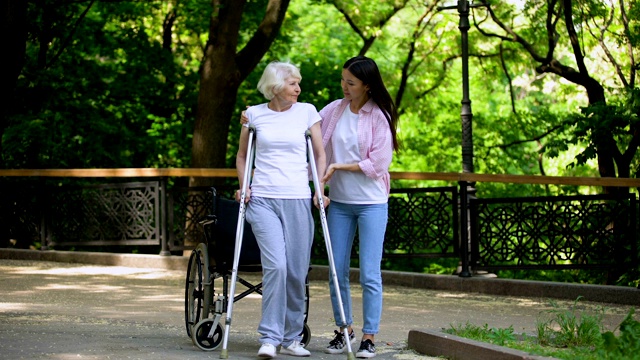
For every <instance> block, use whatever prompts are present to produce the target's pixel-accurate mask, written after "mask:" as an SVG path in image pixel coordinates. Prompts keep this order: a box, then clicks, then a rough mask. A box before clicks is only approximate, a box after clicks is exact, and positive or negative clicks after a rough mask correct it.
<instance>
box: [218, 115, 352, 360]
mask: <svg viewBox="0 0 640 360" xmlns="http://www.w3.org/2000/svg"><path fill="white" fill-rule="evenodd" d="M254 137H255V127H253V126H249V141H248V143H247V161H246V162H245V169H244V176H243V182H242V188H241V189H240V210H239V212H238V225H237V228H236V243H235V250H234V257H233V269H232V271H231V285H230V291H229V300H228V306H227V317H226V319H225V329H224V337H223V341H222V350H221V352H220V358H221V359H228V358H229V352H228V349H227V344H228V340H229V329H230V327H231V318H232V312H233V302H234V296H235V287H236V279H237V275H238V266H239V262H240V249H241V248H242V237H243V235H244V220H245V212H246V204H245V199H246V192H247V188H248V186H249V183H250V181H251V171H252V169H253V161H254V155H255V143H254ZM305 140H306V143H307V150H308V151H307V154H308V157H309V166H310V167H311V172H312V175H313V184H314V187H315V193H316V194H317V195H318V205H319V211H320V221H321V223H322V233H323V235H324V242H325V244H326V247H327V255H328V258H329V266H330V271H331V278H332V279H333V284H334V287H335V293H336V298H337V300H338V304H339V307H340V317H341V320H342V323H343V324H346V317H345V314H344V307H343V303H342V297H341V295H340V285H339V283H338V276H337V275H336V268H335V264H334V261H333V251H332V248H331V239H330V237H329V228H328V226H327V216H326V212H325V207H324V200H323V197H322V194H324V189H322V188H321V187H320V181H319V179H318V170H317V168H316V161H315V157H314V154H313V145H312V143H311V132H310V131H309V130H307V131H306V132H305ZM343 331H344V336H345V339H346V343H347V359H349V360H354V359H355V356H354V354H353V352H352V349H351V341H349V329H348V327H347V326H345V327H344V329H343Z"/></svg>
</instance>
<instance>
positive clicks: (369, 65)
mask: <svg viewBox="0 0 640 360" xmlns="http://www.w3.org/2000/svg"><path fill="white" fill-rule="evenodd" d="M342 68H343V69H345V70H349V72H350V73H351V74H353V76H355V77H357V78H358V79H360V81H362V82H363V83H364V85H369V91H368V95H369V97H370V98H371V99H373V101H374V102H375V103H376V104H377V105H378V107H379V108H380V109H381V110H382V113H383V114H384V117H385V118H387V122H388V123H389V128H391V137H392V138H393V149H394V150H396V151H397V150H398V149H399V148H400V145H399V144H398V139H397V136H396V126H397V123H398V109H397V108H396V105H395V104H394V103H393V99H391V95H389V91H387V88H386V87H385V86H384V82H383V81H382V76H381V75H380V70H378V65H377V64H376V62H375V61H373V60H372V59H370V58H368V57H366V56H356V57H352V58H351V59H349V60H347V62H345V63H344V66H343V67H342Z"/></svg>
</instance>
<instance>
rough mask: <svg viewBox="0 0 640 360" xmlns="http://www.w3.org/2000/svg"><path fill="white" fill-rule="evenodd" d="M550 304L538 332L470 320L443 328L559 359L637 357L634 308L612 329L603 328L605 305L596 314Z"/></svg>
mask: <svg viewBox="0 0 640 360" xmlns="http://www.w3.org/2000/svg"><path fill="white" fill-rule="evenodd" d="M579 300H580V298H578V299H577V300H576V303H577V302H578V301H579ZM551 305H552V309H550V310H547V311H545V312H543V313H541V316H540V317H539V318H538V320H537V322H536V329H537V336H530V335H526V334H515V333H514V331H513V326H510V327H508V328H489V326H488V325H487V324H484V325H483V326H478V325H474V324H471V323H469V322H467V323H466V324H464V325H455V324H452V325H450V328H449V329H447V330H445V332H446V333H449V334H453V335H457V336H460V337H464V338H468V339H472V340H477V341H482V342H487V343H491V344H495V345H500V346H505V347H508V348H511V349H516V350H521V351H525V352H527V353H530V354H534V355H541V356H550V357H555V358H558V359H566V360H600V359H603V360H614V359H615V360H640V322H638V321H637V320H635V319H634V312H635V310H634V309H631V310H630V311H629V313H628V314H627V316H626V317H625V319H624V320H623V321H622V322H621V323H620V325H619V326H618V327H617V328H616V329H615V330H614V331H604V329H603V326H602V319H603V316H604V308H601V309H599V310H598V312H597V313H596V314H584V313H580V312H578V311H577V310H576V309H577V307H576V306H575V303H574V306H572V307H569V308H568V309H561V308H559V307H558V306H557V305H556V304H555V303H551ZM616 332H617V335H616Z"/></svg>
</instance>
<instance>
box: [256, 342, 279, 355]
mask: <svg viewBox="0 0 640 360" xmlns="http://www.w3.org/2000/svg"><path fill="white" fill-rule="evenodd" d="M258 356H259V357H261V358H274V357H276V347H275V346H273V345H271V344H269V343H264V344H262V346H260V350H258Z"/></svg>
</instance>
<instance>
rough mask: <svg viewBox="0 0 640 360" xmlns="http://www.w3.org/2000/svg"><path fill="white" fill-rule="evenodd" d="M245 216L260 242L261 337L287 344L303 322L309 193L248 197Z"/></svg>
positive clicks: (310, 228)
mask: <svg viewBox="0 0 640 360" xmlns="http://www.w3.org/2000/svg"><path fill="white" fill-rule="evenodd" d="M246 219H247V222H248V223H249V224H251V229H252V230H253V233H254V235H255V237H256V240H257V242H258V246H259V247H260V256H261V262H262V285H263V290H262V319H261V320H260V324H259V325H258V332H259V333H260V335H261V336H260V343H270V344H273V345H274V346H278V345H280V344H282V345H283V346H285V347H286V346H289V345H291V343H292V342H293V341H294V340H297V341H300V338H301V337H300V336H299V335H300V333H301V332H302V328H303V326H304V312H305V304H306V299H305V296H306V284H305V282H306V277H307V273H308V272H309V258H310V254H311V245H312V242H313V217H312V216H311V200H310V199H271V198H262V197H255V196H252V197H251V201H249V203H248V205H247V212H246Z"/></svg>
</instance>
